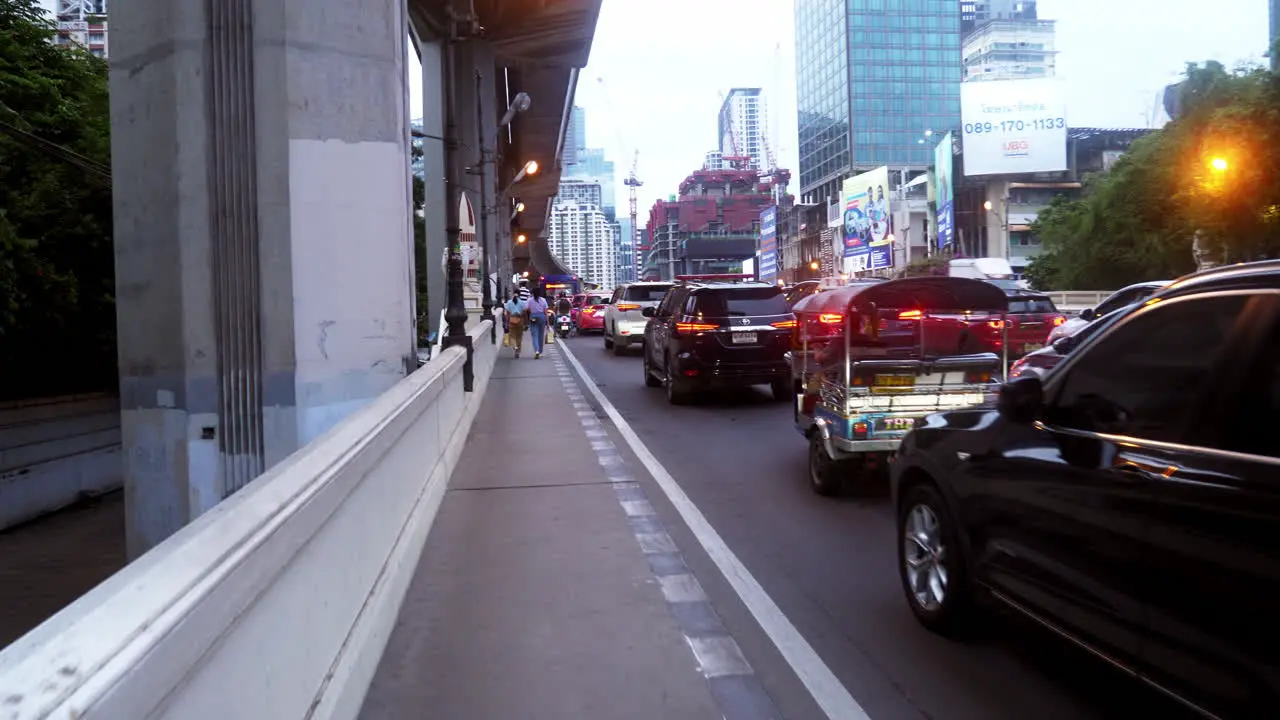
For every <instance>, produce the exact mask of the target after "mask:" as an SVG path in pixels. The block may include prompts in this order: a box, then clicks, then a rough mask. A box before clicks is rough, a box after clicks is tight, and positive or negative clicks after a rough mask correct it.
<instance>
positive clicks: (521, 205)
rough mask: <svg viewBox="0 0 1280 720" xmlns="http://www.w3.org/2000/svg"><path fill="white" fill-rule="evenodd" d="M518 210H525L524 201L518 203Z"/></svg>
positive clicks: (520, 211) (519, 211)
mask: <svg viewBox="0 0 1280 720" xmlns="http://www.w3.org/2000/svg"><path fill="white" fill-rule="evenodd" d="M516 212H518V213H522V212H524V203H522V202H518V203H516Z"/></svg>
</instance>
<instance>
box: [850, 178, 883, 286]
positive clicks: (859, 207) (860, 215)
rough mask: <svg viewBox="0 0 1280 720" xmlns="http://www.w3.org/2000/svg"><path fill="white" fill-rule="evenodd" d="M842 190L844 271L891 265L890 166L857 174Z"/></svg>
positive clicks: (873, 268) (851, 271) (859, 270)
mask: <svg viewBox="0 0 1280 720" xmlns="http://www.w3.org/2000/svg"><path fill="white" fill-rule="evenodd" d="M842 189H843V192H842V193H841V198H842V200H843V203H842V207H843V210H844V222H843V224H842V226H841V233H842V238H843V241H844V271H845V272H846V273H855V272H862V271H864V270H878V269H880V268H886V267H892V266H893V240H892V239H891V238H890V235H889V195H890V187H889V168H888V167H880V168H876V169H875V170H872V171H870V172H865V173H862V174H861V175H855V176H854V177H851V178H849V179H848V180H845V181H844V186H843V188H842Z"/></svg>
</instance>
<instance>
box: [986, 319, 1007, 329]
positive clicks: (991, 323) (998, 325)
mask: <svg viewBox="0 0 1280 720" xmlns="http://www.w3.org/2000/svg"><path fill="white" fill-rule="evenodd" d="M987 327H990V328H991V329H992V330H1003V329H1004V321H1003V320H988V321H987Z"/></svg>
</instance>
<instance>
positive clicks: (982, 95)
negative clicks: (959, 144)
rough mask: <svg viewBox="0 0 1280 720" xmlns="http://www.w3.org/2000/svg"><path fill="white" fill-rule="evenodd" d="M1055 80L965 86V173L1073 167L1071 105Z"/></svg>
mask: <svg viewBox="0 0 1280 720" xmlns="http://www.w3.org/2000/svg"><path fill="white" fill-rule="evenodd" d="M1064 98H1065V94H1064V92H1063V88H1062V84H1061V82H1060V81H1058V80H1056V79H1054V78H1037V79H1035V80H990V81H979V82H967V83H961V84H960V119H961V123H962V125H963V131H964V135H963V137H964V174H965V175H1005V174H1013V173H1029V172H1055V171H1059V170H1066V169H1067V103H1066V100H1065V99H1064Z"/></svg>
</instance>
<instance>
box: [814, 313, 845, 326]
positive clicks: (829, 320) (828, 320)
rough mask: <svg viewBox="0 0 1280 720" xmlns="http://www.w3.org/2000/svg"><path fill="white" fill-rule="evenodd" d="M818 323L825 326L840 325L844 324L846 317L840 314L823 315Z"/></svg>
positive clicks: (819, 317)
mask: <svg viewBox="0 0 1280 720" xmlns="http://www.w3.org/2000/svg"><path fill="white" fill-rule="evenodd" d="M818 322H820V323H822V324H823V325H839V324H840V323H842V322H844V316H843V315H841V314H840V313H822V314H821V315H819V316H818Z"/></svg>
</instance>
